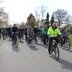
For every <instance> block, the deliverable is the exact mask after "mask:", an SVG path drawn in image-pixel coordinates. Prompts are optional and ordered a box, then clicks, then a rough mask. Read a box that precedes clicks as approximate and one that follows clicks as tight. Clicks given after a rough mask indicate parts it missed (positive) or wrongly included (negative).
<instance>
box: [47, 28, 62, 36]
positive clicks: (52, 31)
mask: <svg viewBox="0 0 72 72" xmlns="http://www.w3.org/2000/svg"><path fill="white" fill-rule="evenodd" d="M47 34H48V35H49V36H51V37H57V36H58V35H61V32H60V30H59V29H58V28H56V29H55V30H53V28H52V27H50V28H49V29H48V33H47Z"/></svg>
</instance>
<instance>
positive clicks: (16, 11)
mask: <svg viewBox="0 0 72 72" xmlns="http://www.w3.org/2000/svg"><path fill="white" fill-rule="evenodd" d="M71 3H72V0H4V2H3V3H2V4H0V7H4V8H5V10H6V12H8V13H9V16H10V23H13V22H22V21H26V19H27V17H28V15H29V14H30V13H33V14H34V9H35V8H36V7H40V6H41V5H43V6H46V7H47V11H48V12H49V13H50V15H52V12H53V11H55V10H57V9H65V10H67V11H68V12H69V14H71V15H72V8H71V7H72V4H71Z"/></svg>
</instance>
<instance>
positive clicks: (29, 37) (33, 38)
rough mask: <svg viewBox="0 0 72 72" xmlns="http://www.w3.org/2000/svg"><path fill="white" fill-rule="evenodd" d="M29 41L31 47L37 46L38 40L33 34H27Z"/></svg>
mask: <svg viewBox="0 0 72 72" xmlns="http://www.w3.org/2000/svg"><path fill="white" fill-rule="evenodd" d="M27 42H28V45H29V46H31V47H34V48H35V47H36V43H37V40H36V38H35V37H34V36H33V37H32V36H29V35H28V36H27Z"/></svg>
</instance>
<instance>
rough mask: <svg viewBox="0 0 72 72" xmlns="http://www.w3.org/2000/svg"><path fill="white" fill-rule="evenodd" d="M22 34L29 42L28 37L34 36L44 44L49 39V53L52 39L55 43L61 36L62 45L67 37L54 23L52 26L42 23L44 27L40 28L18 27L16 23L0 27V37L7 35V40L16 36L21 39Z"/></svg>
mask: <svg viewBox="0 0 72 72" xmlns="http://www.w3.org/2000/svg"><path fill="white" fill-rule="evenodd" d="M24 35H25V40H26V42H28V43H30V38H31V39H32V38H35V39H36V41H37V40H38V38H41V41H42V42H43V44H44V45H46V44H47V42H48V41H49V49H48V51H49V54H51V52H50V49H51V45H52V40H53V39H54V40H56V44H57V43H59V41H60V40H59V39H60V37H61V36H63V38H64V41H63V42H61V45H63V44H64V43H65V40H66V38H67V34H66V32H65V30H63V31H62V30H60V29H59V28H58V27H57V25H56V24H55V23H53V24H52V26H49V25H44V27H42V28H38V27H37V26H35V27H34V28H32V27H31V26H27V27H26V28H18V27H17V26H16V24H14V25H13V27H11V26H9V27H7V28H0V39H1V36H2V37H3V39H5V38H7V37H9V40H12V41H13V40H14V39H15V38H16V39H17V37H18V39H19V40H20V41H21V39H23V38H24ZM56 44H55V46H56Z"/></svg>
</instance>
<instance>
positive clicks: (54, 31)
mask: <svg viewBox="0 0 72 72" xmlns="http://www.w3.org/2000/svg"><path fill="white" fill-rule="evenodd" d="M60 35H61V32H60V30H59V29H58V27H57V25H56V24H55V23H53V25H52V26H51V27H50V28H49V29H48V36H49V50H48V51H49V54H51V45H52V40H56V43H55V46H56V45H57V43H58V42H59V36H60Z"/></svg>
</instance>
